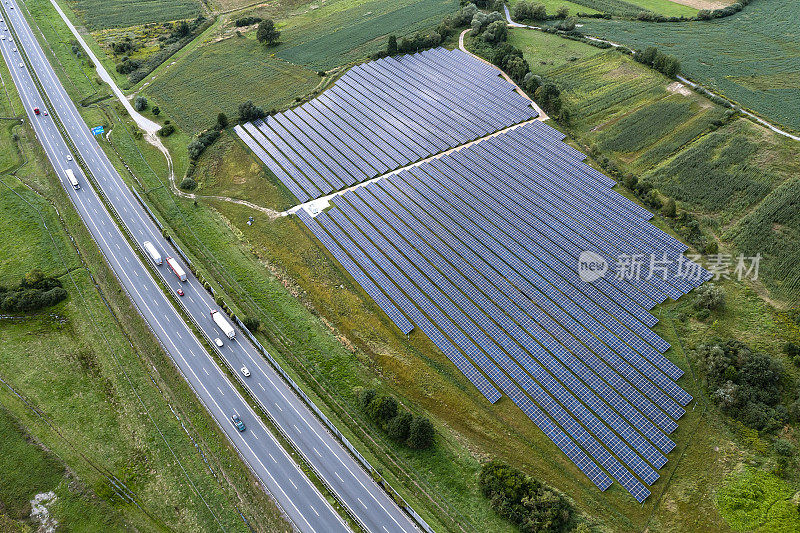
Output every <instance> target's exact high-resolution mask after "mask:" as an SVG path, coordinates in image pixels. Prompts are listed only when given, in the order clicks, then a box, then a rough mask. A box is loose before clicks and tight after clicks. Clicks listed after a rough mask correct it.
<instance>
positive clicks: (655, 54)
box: [633, 46, 681, 78]
mask: <svg viewBox="0 0 800 533" xmlns="http://www.w3.org/2000/svg"><path fill="white" fill-rule="evenodd" d="M633 59H635V60H636V61H638V62H639V63H642V64H644V65H649V66H651V67H653V68H654V69H656V70H657V71H659V72H661V73H662V74H664V75H665V76H667V77H669V78H674V77H675V76H676V75H678V73H679V72H680V71H681V62H680V61H678V58H677V57H675V56H671V55H667V54H665V53H663V52H661V51H660V50H659V49H658V48H656V47H655V46H648V47H647V48H645V49H644V50H637V51H636V52H635V53H634V54H633Z"/></svg>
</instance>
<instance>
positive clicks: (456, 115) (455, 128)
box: [235, 48, 537, 202]
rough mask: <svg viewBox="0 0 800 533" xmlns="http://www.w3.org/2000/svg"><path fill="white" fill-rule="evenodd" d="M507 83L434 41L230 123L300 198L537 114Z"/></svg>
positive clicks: (473, 60) (353, 70) (484, 66)
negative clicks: (299, 99) (265, 113)
mask: <svg viewBox="0 0 800 533" xmlns="http://www.w3.org/2000/svg"><path fill="white" fill-rule="evenodd" d="M513 89H514V86H513V85H512V84H510V83H508V82H507V81H505V80H504V79H502V78H501V77H499V76H498V71H497V69H495V68H494V67H492V66H490V65H487V64H486V63H483V62H481V61H479V60H478V59H476V58H474V57H472V56H471V55H469V54H466V53H464V52H462V51H460V50H445V49H443V48H439V49H434V50H426V51H424V52H420V53H417V54H413V55H406V56H399V57H387V58H384V59H380V60H377V61H371V62H369V63H365V64H362V65H357V66H355V67H353V68H351V69H349V70H348V71H347V72H346V73H345V74H344V75H343V76H342V77H341V78H340V79H339V80H337V81H336V83H335V84H334V85H333V86H332V87H330V88H329V89H327V90H326V91H324V92H323V93H322V94H321V95H319V96H318V97H317V98H314V99H313V100H311V101H309V102H307V103H305V104H303V105H301V106H298V107H296V108H294V109H291V110H288V111H285V112H283V113H278V114H276V115H274V116H271V117H267V118H265V119H264V120H257V121H255V122H251V123H247V124H244V125H243V126H236V128H235V130H236V132H237V134H238V135H239V136H240V137H241V138H242V140H243V141H244V142H245V143H246V144H247V145H248V146H249V147H250V148H251V149H252V150H253V151H254V152H255V153H256V155H258V157H259V158H260V159H261V160H262V161H263V162H264V164H266V165H267V167H268V168H269V169H270V170H271V171H272V172H273V173H274V174H275V175H276V176H277V177H278V178H279V179H280V180H281V182H282V183H283V184H284V185H285V186H286V188H288V189H289V190H290V191H291V192H292V194H294V195H295V196H296V197H297V199H298V200H300V202H306V201H308V200H311V199H314V198H319V197H320V196H325V195H327V194H330V193H332V192H334V191H337V190H340V189H343V188H345V187H348V186H350V185H353V184H355V183H360V182H362V181H366V180H368V179H371V178H374V177H376V176H379V175H381V174H385V173H386V172H388V171H391V170H395V169H397V168H400V167H404V166H406V165H408V164H410V163H413V162H416V161H419V160H421V159H425V158H426V157H429V156H431V155H434V154H438V153H440V152H443V151H446V150H448V149H450V148H453V147H456V146H460V145H462V144H465V143H467V142H469V141H473V140H475V139H478V138H481V137H485V136H486V135H488V134H490V133H493V132H496V131H498V130H501V129H503V128H505V127H508V126H512V125H514V124H518V123H520V122H524V121H526V120H530V119H532V118H535V117H536V116H537V112H536V110H534V109H533V108H532V107H531V105H530V100H528V99H527V98H525V97H524V96H522V95H520V94H518V93H516V92H514V90H513Z"/></svg>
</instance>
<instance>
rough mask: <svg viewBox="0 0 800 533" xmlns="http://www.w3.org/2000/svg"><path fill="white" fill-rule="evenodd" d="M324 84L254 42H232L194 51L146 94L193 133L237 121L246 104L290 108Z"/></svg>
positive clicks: (304, 70) (156, 81)
mask: <svg viewBox="0 0 800 533" xmlns="http://www.w3.org/2000/svg"><path fill="white" fill-rule="evenodd" d="M319 82H320V77H319V76H318V75H317V73H316V72H314V71H311V70H309V69H306V68H304V67H300V66H297V65H292V64H290V63H287V62H286V61H283V60H281V59H277V58H274V57H271V56H270V54H269V51H268V50H267V49H265V48H264V47H263V46H262V45H260V44H259V43H258V42H256V41H255V40H254V39H247V38H243V37H232V38H229V39H225V40H223V41H219V42H215V43H209V44H206V45H203V46H201V47H198V48H197V49H196V50H193V51H192V52H191V53H190V54H189V55H188V56H187V57H185V58H183V59H181V60H180V61H179V62H178V63H176V64H175V65H173V66H172V67H170V68H168V69H166V70H165V71H164V72H163V73H162V74H161V75H160V76H158V77H157V78H156V80H155V81H153V83H152V85H150V86H148V87H147V88H146V89H145V94H146V95H147V96H148V97H152V103H153V104H154V105H158V106H160V107H161V109H162V111H164V112H165V113H166V114H167V115H168V116H169V117H171V118H172V120H173V121H174V122H175V123H176V124H177V125H178V126H180V127H181V128H182V129H184V130H185V131H187V132H188V133H194V132H197V131H200V130H202V129H205V128H209V127H211V126H213V125H214V122H215V121H216V118H217V114H218V113H219V112H224V113H226V114H227V115H228V117H229V118H231V119H232V120H233V119H235V118H236V116H237V113H238V111H237V108H238V106H239V104H240V103H242V102H245V101H247V100H253V102H255V104H256V105H258V106H261V107H263V108H265V109H267V110H269V109H272V108H277V109H282V108H285V107H287V106H289V105H290V104H291V103H292V102H293V101H294V100H295V98H297V97H301V96H304V95H306V94H308V93H309V92H311V91H312V90H313V89H314V88H315V87H316V86H317V85H318V84H319Z"/></svg>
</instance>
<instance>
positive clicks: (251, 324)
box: [242, 316, 261, 333]
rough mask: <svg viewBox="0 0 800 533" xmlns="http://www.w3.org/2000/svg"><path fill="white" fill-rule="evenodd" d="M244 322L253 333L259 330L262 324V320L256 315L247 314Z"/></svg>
mask: <svg viewBox="0 0 800 533" xmlns="http://www.w3.org/2000/svg"><path fill="white" fill-rule="evenodd" d="M242 324H244V327H246V328H247V329H249V330H250V331H251V332H252V333H255V332H256V331H258V328H259V326H261V321H260V320H259V319H258V318H256V317H254V316H246V317H244V318H243V319H242Z"/></svg>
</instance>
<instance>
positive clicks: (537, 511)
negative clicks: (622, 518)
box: [478, 461, 574, 533]
mask: <svg viewBox="0 0 800 533" xmlns="http://www.w3.org/2000/svg"><path fill="white" fill-rule="evenodd" d="M478 485H479V486H480V489H481V492H482V493H483V495H484V496H485V497H486V498H488V499H489V502H490V504H491V506H492V509H494V510H495V512H496V513H498V514H499V515H500V516H502V517H504V518H506V519H508V520H509V521H511V522H512V523H513V524H514V525H516V526H517V527H518V528H519V530H520V531H522V532H524V533H534V532H535V533H561V532H563V531H566V530H567V528H568V526H569V524H570V522H571V520H572V515H573V513H574V509H573V508H572V506H571V505H570V503H569V502H568V501H567V500H566V498H564V496H562V495H561V494H559V493H558V492H556V491H555V490H554V489H552V488H550V487H547V486H545V485H543V484H542V483H540V482H539V481H537V480H536V479H534V478H532V477H531V476H528V475H527V474H525V473H523V472H521V471H519V470H517V469H516V468H512V467H511V466H509V465H506V464H503V463H500V462H496V461H492V462H490V463H488V464H486V465H484V466H483V468H482V469H481V474H480V478H479V480H478Z"/></svg>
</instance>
